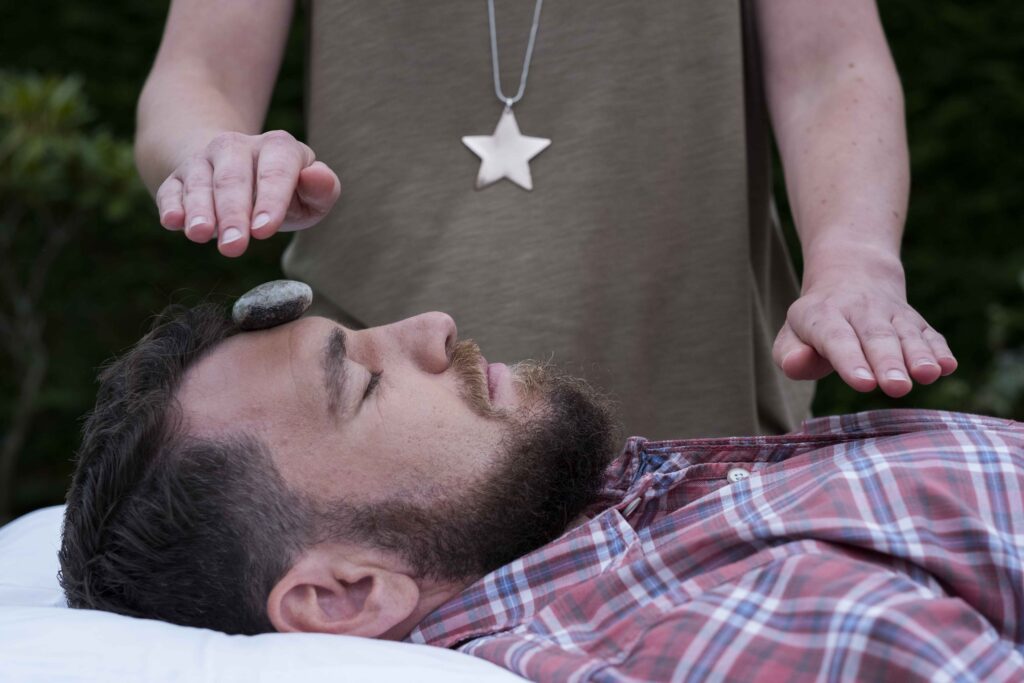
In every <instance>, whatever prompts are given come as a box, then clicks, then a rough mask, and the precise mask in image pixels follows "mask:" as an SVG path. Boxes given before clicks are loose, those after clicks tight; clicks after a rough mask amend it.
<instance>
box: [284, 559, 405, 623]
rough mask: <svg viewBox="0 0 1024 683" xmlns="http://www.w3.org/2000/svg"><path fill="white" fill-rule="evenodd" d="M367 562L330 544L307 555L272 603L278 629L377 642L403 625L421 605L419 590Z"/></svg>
mask: <svg viewBox="0 0 1024 683" xmlns="http://www.w3.org/2000/svg"><path fill="white" fill-rule="evenodd" d="M366 559H367V558H366V556H365V555H364V554H363V553H360V552H358V551H357V552H355V553H351V554H346V553H345V552H343V550H342V548H341V547H340V546H334V545H329V544H324V545H320V546H317V547H315V548H310V549H309V550H307V551H306V552H305V553H303V554H302V555H301V556H300V557H299V559H298V561H297V562H296V563H295V564H294V565H292V567H291V569H289V570H288V572H287V573H286V574H285V575H284V576H283V577H281V579H280V580H279V581H278V582H277V584H276V585H275V586H274V588H273V589H272V590H271V591H270V596H269V597H268V598H267V616H268V617H269V618H270V622H271V623H272V624H273V625H274V628H276V629H277V630H278V631H281V632H305V633H336V634H344V635H352V636H365V637H368V638H378V637H381V636H382V635H384V634H385V633H387V631H389V630H390V629H392V628H393V627H395V626H396V625H398V624H400V623H401V622H402V621H404V620H405V619H406V618H408V617H409V615H410V614H412V613H413V611H414V610H415V609H416V607H417V606H418V605H419V600H420V590H419V586H418V585H417V584H416V582H415V581H414V580H413V579H412V578H411V577H410V576H408V575H407V574H404V573H402V572H400V571H398V570H397V569H392V568H389V567H384V566H381V564H380V562H379V561H377V562H372V563H371V562H367V561H366Z"/></svg>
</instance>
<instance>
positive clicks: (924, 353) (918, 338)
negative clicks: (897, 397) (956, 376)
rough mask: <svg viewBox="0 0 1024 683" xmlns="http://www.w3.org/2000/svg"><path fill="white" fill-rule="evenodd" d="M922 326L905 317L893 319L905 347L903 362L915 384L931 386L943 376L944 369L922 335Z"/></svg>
mask: <svg viewBox="0 0 1024 683" xmlns="http://www.w3.org/2000/svg"><path fill="white" fill-rule="evenodd" d="M922 324H923V325H924V327H925V328H927V324H925V323H924V321H923V320H921V321H920V323H912V322H911V321H909V320H907V319H906V318H905V317H903V316H899V317H897V318H894V319H893V325H892V327H893V329H894V330H895V331H896V334H897V335H898V336H899V340H900V344H901V346H902V347H903V361H904V363H905V364H906V366H907V367H908V368H910V375H911V377H912V378H913V380H914V381H915V382H920V383H921V384H931V383H932V382H934V381H935V380H937V379H938V378H939V377H940V376H941V375H942V368H941V367H939V363H938V361H937V360H936V358H935V354H934V352H933V351H932V348H931V345H930V344H929V343H928V341H927V340H926V339H925V338H924V336H923V334H922V330H921V327H922Z"/></svg>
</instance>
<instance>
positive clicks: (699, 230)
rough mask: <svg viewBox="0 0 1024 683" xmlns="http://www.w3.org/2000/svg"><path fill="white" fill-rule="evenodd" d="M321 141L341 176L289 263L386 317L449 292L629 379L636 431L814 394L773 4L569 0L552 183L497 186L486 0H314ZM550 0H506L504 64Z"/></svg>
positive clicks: (367, 312) (556, 21) (541, 46)
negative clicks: (779, 360) (772, 97)
mask: <svg viewBox="0 0 1024 683" xmlns="http://www.w3.org/2000/svg"><path fill="white" fill-rule="evenodd" d="M308 10H309V21H310V25H309V36H310V42H309V54H308V72H307V84H306V85H307V89H306V116H307V123H308V127H307V130H308V139H307V142H308V144H309V145H310V146H311V147H312V148H313V150H314V151H315V152H316V154H317V158H318V159H320V160H322V161H323V162H325V163H326V164H328V165H329V166H330V167H331V168H332V169H334V171H335V172H336V173H337V174H338V177H339V178H340V179H341V197H340V198H339V200H338V203H337V205H336V206H335V208H334V209H333V210H332V212H331V213H330V215H329V216H327V218H326V219H325V220H324V221H322V222H321V223H320V224H319V225H317V226H315V227H313V228H311V229H309V230H306V231H304V232H301V233H298V234H296V235H295V237H294V238H293V241H292V243H291V244H290V245H289V247H288V249H287V251H286V253H285V255H284V259H283V266H284V270H285V272H286V273H287V274H288V275H289V276H290V277H295V278H298V279H301V280H304V281H306V282H308V283H309V284H310V285H311V286H312V287H313V288H314V290H315V292H316V297H315V300H316V302H315V304H314V309H313V311H314V312H317V313H320V314H327V315H333V316H336V317H338V318H340V319H342V320H343V321H348V322H349V323H350V324H357V323H358V324H363V325H368V326H374V325H379V324H384V323H389V322H392V321H395V320H398V319H401V318H403V317H407V316H410V315H415V314H417V313H421V312H425V311H431V310H440V311H445V312H448V313H450V314H451V315H452V316H453V317H454V318H455V321H456V323H457V325H458V327H459V336H460V337H461V338H467V337H469V338H473V339H476V340H477V341H478V342H479V343H480V346H481V349H482V351H483V353H484V355H485V356H486V357H487V359H488V360H489V361H491V362H494V361H504V362H509V361H515V360H519V359H522V358H538V359H543V360H552V361H553V362H554V363H556V364H558V365H560V366H562V367H563V368H565V369H568V370H570V371H572V372H574V373H576V374H581V375H583V376H585V377H587V378H589V379H590V380H591V381H593V382H594V383H596V384H597V385H599V386H601V387H603V388H604V389H606V390H607V391H609V392H610V393H611V394H612V395H613V396H614V397H615V398H616V399H617V402H618V406H619V412H620V415H621V417H622V420H623V422H624V427H625V430H626V431H627V432H628V433H629V434H642V435H644V436H647V437H649V438H687V437H696V436H720V435H737V434H757V433H778V432H783V431H787V430H790V429H793V428H795V427H796V426H798V424H799V422H800V421H801V420H802V419H804V418H806V417H809V415H810V412H809V406H810V400H811V396H812V393H813V383H809V382H792V381H790V380H788V379H786V378H785V377H784V376H783V375H782V373H781V371H779V370H778V369H777V368H776V367H775V365H774V364H773V362H772V358H771V347H772V342H773V341H774V337H775V335H776V333H777V332H778V330H779V328H780V327H781V325H782V323H783V321H784V320H785V314H786V309H787V308H788V306H789V304H790V303H792V301H793V300H794V299H795V298H796V296H797V293H798V291H799V287H798V282H797V277H796V274H795V272H794V269H793V266H792V263H791V260H790V256H789V254H788V252H787V249H786V244H785V241H784V238H783V235H782V232H781V229H780V227H779V224H778V220H777V218H776V217H775V215H774V211H773V205H772V203H771V197H770V190H771V183H770V156H769V150H770V148H769V137H768V130H767V115H766V113H765V104H764V99H763V92H762V90H763V88H762V85H761V75H760V70H759V60H758V57H757V43H756V35H755V32H754V30H753V27H754V22H753V18H752V17H751V16H750V11H749V8H748V7H747V4H746V3H745V2H742V1H741V0H646V1H645V2H641V3H637V2H618V1H616V2H611V1H609V0H586V1H583V0H549V2H547V3H545V4H544V7H543V10H542V13H541V17H540V28H539V30H538V33H537V40H536V46H535V48H534V54H533V59H532V63H531V66H530V72H529V80H528V82H527V85H526V90H525V94H524V96H523V98H522V100H521V101H519V102H518V103H517V104H516V105H515V107H514V112H515V114H516V117H517V119H518V122H519V127H520V129H521V130H522V133H523V134H524V135H529V136H536V137H545V138H550V139H551V140H552V143H551V145H550V146H549V147H548V148H547V149H545V150H544V151H543V152H541V153H540V154H539V155H538V156H536V157H534V158H533V160H532V161H531V162H530V169H531V173H532V177H533V185H534V189H533V190H532V191H525V190H523V189H522V188H520V187H519V186H518V185H515V184H513V183H512V182H511V181H509V180H501V181H498V182H497V183H495V184H493V185H491V186H489V187H486V188H485V189H482V190H476V189H475V182H476V177H477V172H478V170H479V168H480V159H479V158H478V157H477V156H476V155H475V154H473V152H471V151H470V150H469V149H468V148H467V147H466V146H465V145H463V144H462V140H461V138H462V136H464V135H490V134H492V133H493V132H494V127H495V126H496V124H497V122H498V119H499V117H500V115H501V111H502V108H503V105H502V103H501V102H499V101H498V99H497V98H496V97H495V94H494V85H493V77H492V70H491V69H492V67H491V52H490V33H489V28H488V18H487V3H486V2H485V0H458V1H454V0H436V1H434V2H415V1H414V0H333V1H332V0H309V1H308ZM533 11H534V3H533V2H529V1H528V0H519V1H517V2H510V1H509V0H495V16H496V23H497V35H498V40H497V44H498V54H499V58H500V66H501V78H502V87H503V89H504V92H505V94H506V95H509V96H513V95H514V94H515V93H516V91H517V89H518V86H519V77H520V73H521V69H522V65H523V57H524V55H525V50H526V45H527V41H528V37H529V31H530V26H531V22H532V18H533Z"/></svg>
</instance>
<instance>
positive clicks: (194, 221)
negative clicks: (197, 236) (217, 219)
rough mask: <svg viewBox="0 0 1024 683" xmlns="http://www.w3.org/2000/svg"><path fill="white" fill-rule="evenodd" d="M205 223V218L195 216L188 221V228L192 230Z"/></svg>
mask: <svg viewBox="0 0 1024 683" xmlns="http://www.w3.org/2000/svg"><path fill="white" fill-rule="evenodd" d="M205 222H206V216H196V217H195V218H193V219H192V220H191V221H189V223H188V227H190V228H194V227H196V226H197V225H199V224H200V223H205Z"/></svg>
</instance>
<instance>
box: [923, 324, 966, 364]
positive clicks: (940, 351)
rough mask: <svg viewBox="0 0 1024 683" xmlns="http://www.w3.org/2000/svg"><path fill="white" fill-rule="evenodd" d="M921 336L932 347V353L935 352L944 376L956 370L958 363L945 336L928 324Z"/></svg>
mask: <svg viewBox="0 0 1024 683" xmlns="http://www.w3.org/2000/svg"><path fill="white" fill-rule="evenodd" d="M922 322H923V321H922ZM921 337H922V338H923V339H924V340H925V341H926V342H928V346H929V347H930V348H931V350H932V353H933V354H935V358H936V359H937V360H938V362H939V367H940V368H942V376H943V377H945V376H946V375H948V374H950V373H952V372H953V371H954V370H956V368H957V365H958V363H957V361H956V357H955V356H954V355H953V352H952V351H950V349H949V345H948V344H947V343H946V338H945V337H943V336H942V335H941V334H939V333H938V332H936V331H935V330H933V329H932V328H931V327H928V326H927V325H926V326H925V328H924V330H922V332H921Z"/></svg>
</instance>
